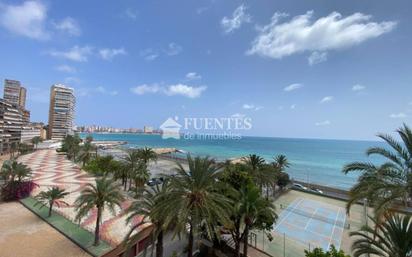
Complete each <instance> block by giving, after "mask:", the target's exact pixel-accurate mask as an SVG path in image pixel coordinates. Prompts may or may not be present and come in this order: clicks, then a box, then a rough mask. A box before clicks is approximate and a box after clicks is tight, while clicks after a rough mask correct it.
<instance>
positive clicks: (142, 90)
mask: <svg viewBox="0 0 412 257" xmlns="http://www.w3.org/2000/svg"><path fill="white" fill-rule="evenodd" d="M160 90H161V88H160V87H159V86H158V85H156V84H154V85H147V84H143V85H140V86H136V87H132V88H131V89H130V91H132V93H134V94H136V95H144V94H147V93H152V94H153V93H157V92H159V91H160Z"/></svg>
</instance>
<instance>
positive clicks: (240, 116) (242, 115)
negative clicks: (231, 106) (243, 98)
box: [231, 113, 246, 118]
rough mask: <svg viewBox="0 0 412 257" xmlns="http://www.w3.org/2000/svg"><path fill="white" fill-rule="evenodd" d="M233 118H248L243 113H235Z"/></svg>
mask: <svg viewBox="0 0 412 257" xmlns="http://www.w3.org/2000/svg"><path fill="white" fill-rule="evenodd" d="M231 117H232V118H244V117H246V115H245V114H243V113H234V114H232V115H231Z"/></svg>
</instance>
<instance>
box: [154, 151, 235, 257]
mask: <svg viewBox="0 0 412 257" xmlns="http://www.w3.org/2000/svg"><path fill="white" fill-rule="evenodd" d="M187 161H188V166H189V170H186V169H185V168H184V167H183V166H182V165H181V164H180V163H177V168H176V172H177V175H176V176H173V177H172V176H171V177H169V178H168V179H169V180H170V191H169V192H168V193H167V195H166V196H165V197H164V198H163V199H162V201H161V202H160V203H159V205H158V206H157V207H156V208H155V211H156V212H158V213H163V214H164V215H165V217H164V219H165V227H168V226H169V225H171V224H174V225H175V229H176V233H178V234H181V233H186V232H188V234H189V235H188V256H189V257H192V254H193V241H194V235H195V233H196V232H198V230H199V225H200V224H201V223H202V225H204V226H205V231H206V233H207V234H208V235H209V237H211V235H212V233H214V232H215V231H214V229H215V225H216V222H217V221H218V220H219V221H221V222H222V223H229V210H230V206H231V201H230V200H229V199H228V198H227V197H226V196H225V195H223V194H221V191H219V182H218V177H219V175H220V172H219V170H218V168H217V167H216V165H215V164H214V161H213V160H211V159H209V158H207V157H206V158H200V157H196V158H194V159H193V158H192V157H190V155H189V156H188V157H187ZM186 229H188V231H187V230H186Z"/></svg>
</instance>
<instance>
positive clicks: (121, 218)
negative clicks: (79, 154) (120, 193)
mask: <svg viewBox="0 0 412 257" xmlns="http://www.w3.org/2000/svg"><path fill="white" fill-rule="evenodd" d="M19 161H20V162H23V163H24V164H26V165H27V166H29V167H30V168H31V169H32V171H33V181H34V182H35V183H37V184H38V185H39V186H40V187H39V188H36V189H35V190H34V191H33V193H32V195H37V194H38V193H39V192H40V191H43V190H47V189H48V188H50V187H52V186H58V187H59V188H63V189H65V190H66V191H68V192H69V193H70V194H69V195H68V196H66V197H65V198H64V201H66V202H67V203H68V204H69V206H61V207H60V208H57V206H55V207H53V210H54V211H56V212H57V213H59V214H60V215H62V216H64V217H66V218H67V219H69V220H71V221H73V222H74V223H77V222H76V221H75V216H76V214H77V212H76V210H75V206H74V202H75V200H76V198H77V197H78V196H79V195H80V192H81V190H82V189H84V187H85V186H86V184H87V183H92V184H94V183H95V182H94V181H95V178H94V177H92V176H89V175H88V174H87V173H86V172H85V171H83V170H81V169H80V168H79V167H78V166H77V165H75V164H74V163H73V162H72V161H70V160H68V159H67V158H66V156H65V155H63V154H58V153H57V152H56V150H54V149H51V150H38V151H35V152H34V153H31V154H27V155H23V156H21V157H20V158H19ZM125 196H126V194H125ZM126 197H127V196H126ZM131 202H132V201H131V199H126V200H125V201H124V202H123V203H122V206H121V208H116V213H115V215H113V214H112V213H111V212H110V211H108V210H107V209H105V211H104V212H103V215H102V224H101V228H100V237H101V238H102V239H103V240H105V241H106V242H108V243H110V244H111V245H112V246H116V245H118V244H120V243H121V242H122V241H123V239H124V237H125V235H126V234H127V233H128V232H129V230H130V228H131V227H132V224H137V223H138V222H140V221H141V217H136V219H135V220H133V223H132V224H126V217H127V215H125V210H126V209H127V208H129V206H130V204H131ZM96 217H97V209H93V210H92V211H90V212H89V213H88V215H87V216H86V217H85V218H83V219H82V221H81V223H80V225H81V226H82V227H83V228H85V229H87V230H89V231H90V232H92V233H94V229H95V224H96ZM144 227H146V225H143V226H141V228H140V229H143V228H144Z"/></svg>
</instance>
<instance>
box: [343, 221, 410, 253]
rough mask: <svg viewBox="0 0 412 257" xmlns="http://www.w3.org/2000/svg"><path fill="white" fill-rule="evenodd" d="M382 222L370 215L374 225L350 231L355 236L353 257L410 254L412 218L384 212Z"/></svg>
mask: <svg viewBox="0 0 412 257" xmlns="http://www.w3.org/2000/svg"><path fill="white" fill-rule="evenodd" d="M384 216H385V217H384V222H381V221H378V220H377V219H375V218H373V217H370V219H372V220H373V221H374V223H375V226H374V227H371V226H363V227H362V228H361V229H360V230H359V231H356V232H351V233H350V236H351V237H355V241H354V242H353V244H352V251H353V256H354V257H360V256H363V255H364V254H366V255H369V254H371V255H373V256H382V257H410V256H412V218H411V216H407V215H400V214H395V215H392V214H385V215H384Z"/></svg>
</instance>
